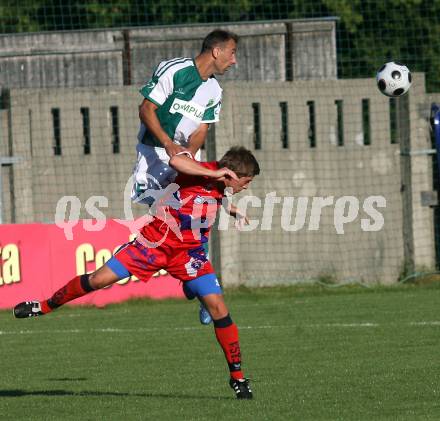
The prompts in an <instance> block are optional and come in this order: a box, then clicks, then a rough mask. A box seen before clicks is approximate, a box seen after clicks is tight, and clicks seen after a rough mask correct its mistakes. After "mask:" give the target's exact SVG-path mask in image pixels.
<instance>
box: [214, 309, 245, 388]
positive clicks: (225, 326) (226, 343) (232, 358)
mask: <svg viewBox="0 0 440 421" xmlns="http://www.w3.org/2000/svg"><path fill="white" fill-rule="evenodd" d="M214 329H215V336H216V337H217V341H218V343H219V344H220V346H221V347H222V348H223V352H224V354H225V357H226V361H227V362H228V366H229V372H230V374H231V377H232V378H233V379H242V378H243V377H244V376H243V372H242V371H241V353H240V343H239V341H238V328H237V325H236V324H235V323H234V322H233V321H232V320H231V318H230V316H229V315H227V316H226V317H225V318H223V319H220V320H214Z"/></svg>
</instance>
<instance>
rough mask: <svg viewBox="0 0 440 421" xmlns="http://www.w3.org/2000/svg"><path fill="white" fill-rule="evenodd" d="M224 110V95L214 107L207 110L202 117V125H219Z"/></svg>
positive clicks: (220, 96)
mask: <svg viewBox="0 0 440 421" xmlns="http://www.w3.org/2000/svg"><path fill="white" fill-rule="evenodd" d="M221 108H222V94H221V93H220V95H219V97H218V98H217V100H216V101H215V103H214V105H212V106H210V107H208V108H206V110H205V113H204V114H203V117H202V123H217V122H218V121H219V120H220V111H221Z"/></svg>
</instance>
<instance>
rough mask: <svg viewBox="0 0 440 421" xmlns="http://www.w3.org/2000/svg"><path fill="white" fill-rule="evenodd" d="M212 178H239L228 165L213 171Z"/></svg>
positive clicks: (223, 179) (219, 179)
mask: <svg viewBox="0 0 440 421" xmlns="http://www.w3.org/2000/svg"><path fill="white" fill-rule="evenodd" d="M212 178H215V179H216V180H218V181H225V180H226V179H227V178H229V179H233V180H237V181H238V180H239V178H238V176H237V174H235V172H234V171H232V170H230V169H229V168H226V167H224V168H220V169H219V170H215V171H213V174H212Z"/></svg>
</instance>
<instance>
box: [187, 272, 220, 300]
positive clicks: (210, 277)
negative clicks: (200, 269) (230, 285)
mask: <svg viewBox="0 0 440 421" xmlns="http://www.w3.org/2000/svg"><path fill="white" fill-rule="evenodd" d="M183 292H184V294H185V296H186V298H188V300H192V299H193V298H195V297H197V298H200V297H204V296H205V295H209V294H223V290H222V287H221V286H220V283H219V281H218V279H217V276H216V275H215V274H214V273H208V274H206V275H202V276H199V277H198V278H196V279H193V280H192V281H184V282H183Z"/></svg>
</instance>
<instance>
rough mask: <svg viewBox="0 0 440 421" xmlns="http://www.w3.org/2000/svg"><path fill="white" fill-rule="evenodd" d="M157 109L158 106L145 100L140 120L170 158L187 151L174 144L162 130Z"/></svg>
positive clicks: (141, 107) (140, 112)
mask: <svg viewBox="0 0 440 421" xmlns="http://www.w3.org/2000/svg"><path fill="white" fill-rule="evenodd" d="M157 108H158V106H157V105H156V104H154V103H153V102H151V101H149V100H148V99H144V100H143V101H142V104H141V106H140V107H139V118H140V119H141V121H142V122H143V123H144V124H145V125H146V126H147V127H148V129H149V130H150V132H151V133H152V134H153V135H154V137H155V138H156V139H157V140H159V142H160V143H162V145H163V147H164V148H165V150H166V152H167V154H168V155H169V156H170V157H172V156H174V155H175V154H176V153H179V152H182V151H185V150H186V149H185V148H184V147H183V146H180V145H177V144H176V143H174V142H173V141H172V140H171V139H170V138H169V136H168V135H167V134H166V132H165V130H164V129H163V128H162V126H161V124H160V122H159V119H158V118H157V115H156V110H157Z"/></svg>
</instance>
